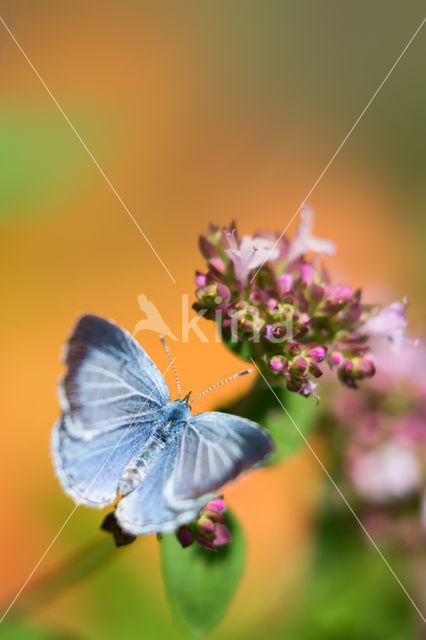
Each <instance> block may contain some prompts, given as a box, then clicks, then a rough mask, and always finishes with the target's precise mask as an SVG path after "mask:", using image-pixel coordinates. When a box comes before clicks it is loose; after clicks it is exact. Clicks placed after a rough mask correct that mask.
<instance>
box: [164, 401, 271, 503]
mask: <svg viewBox="0 0 426 640" xmlns="http://www.w3.org/2000/svg"><path fill="white" fill-rule="evenodd" d="M273 447H274V445H273V442H272V439H271V438H270V436H269V434H268V433H267V431H265V430H264V429H262V427H260V426H259V425H258V424H256V423H255V422H252V421H251V420H247V419H246V418H241V417H239V416H234V415H231V414H227V413H220V412H217V411H209V412H206V413H200V414H198V415H196V416H193V417H191V418H190V420H189V421H188V425H187V428H186V429H185V431H184V433H183V436H182V442H181V446H180V448H179V455H178V457H177V460H176V465H175V467H174V469H173V474H172V475H171V476H170V478H169V480H168V482H167V485H166V487H165V490H164V493H165V495H166V497H167V499H168V501H169V503H170V505H171V506H173V507H174V508H177V509H179V508H185V505H186V504H187V503H188V501H189V502H190V501H191V500H194V499H196V498H198V497H199V496H202V495H204V496H207V497H209V496H210V494H215V493H216V492H217V491H218V489H220V487H222V486H223V485H224V484H226V483H227V482H230V481H231V480H234V479H235V478H237V477H238V476H239V475H240V474H241V473H244V471H247V470H248V469H251V468H253V467H255V466H256V465H257V464H259V463H260V462H262V460H263V459H264V458H266V456H268V455H269V454H270V453H271V452H272V450H273Z"/></svg>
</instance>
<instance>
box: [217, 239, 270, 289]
mask: <svg viewBox="0 0 426 640" xmlns="http://www.w3.org/2000/svg"><path fill="white" fill-rule="evenodd" d="M227 236H228V241H229V245H230V247H231V248H230V249H226V250H225V253H226V254H227V256H228V257H229V259H230V260H231V261H232V263H233V265H234V271H235V276H236V278H237V280H238V282H239V283H240V285H241V286H242V287H245V285H246V284H247V281H248V275H249V273H250V271H251V270H252V269H256V268H257V267H260V266H262V265H263V263H264V262H267V261H268V260H276V259H277V258H278V256H279V253H280V250H279V248H278V247H274V243H273V241H272V240H267V239H266V238H252V237H251V236H248V235H247V236H243V237H242V238H241V242H240V246H239V247H237V243H236V242H235V238H234V236H233V234H231V233H228V234H227Z"/></svg>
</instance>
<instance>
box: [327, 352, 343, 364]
mask: <svg viewBox="0 0 426 640" xmlns="http://www.w3.org/2000/svg"><path fill="white" fill-rule="evenodd" d="M342 360H343V355H342V354H341V353H340V351H333V353H332V354H331V356H330V362H331V364H335V365H339V364H340V363H341V362H342Z"/></svg>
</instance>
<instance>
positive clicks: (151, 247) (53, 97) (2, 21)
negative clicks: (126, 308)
mask: <svg viewBox="0 0 426 640" xmlns="http://www.w3.org/2000/svg"><path fill="white" fill-rule="evenodd" d="M0 22H1V23H2V24H3V26H4V28H5V29H6V31H7V33H8V34H9V35H10V37H11V38H12V40H13V42H14V43H15V44H16V46H17V47H18V49H19V51H20V52H21V53H22V55H23V56H24V58H25V60H26V61H27V62H28V64H29V66H30V67H31V69H32V70H33V71H34V73H35V75H36V76H37V78H38V79H39V80H40V82H41V84H42V85H43V87H44V88H45V89H46V91H47V93H48V94H49V96H50V97H51V99H52V100H53V102H54V103H55V105H56V106H57V108H58V110H59V111H60V113H61V114H62V116H63V117H64V119H65V121H66V122H67V124H68V125H69V126H70V128H71V129H72V131H73V132H74V134H75V136H76V137H77V139H78V141H79V142H80V143H81V145H82V146H83V148H84V149H85V151H86V152H87V154H88V155H89V157H90V159H91V160H92V162H93V164H94V165H95V167H96V168H97V169H98V171H99V173H100V174H101V175H102V177H103V178H104V179H105V181H106V183H107V184H108V186H109V187H110V189H111V191H112V192H113V194H114V195H115V197H116V198H117V200H118V201H119V203H120V204H121V206H122V207H123V209H124V211H125V212H126V213H127V215H128V216H129V218H130V220H131V221H132V222H133V224H134V225H135V226H136V228H137V229H138V231H139V233H140V234H141V235H142V237H143V239H144V240H145V242H146V243H147V244H148V246H149V247H150V249H151V251H152V252H153V253H154V255H155V256H156V258H157V260H158V261H159V263H160V264H161V266H162V267H163V269H164V270H165V271H166V273H167V274H168V276H169V277H170V279H171V280H172V281H173V282H174V284H176V280H175V279H174V277H173V276H172V274H171V273H170V271H169V270H168V268H167V267H166V265H165V264H164V262H163V260H162V259H161V258H160V256H159V255H158V253H157V251H156V250H155V249H154V247H153V246H152V244H151V242H150V241H149V238H148V237H147V235H146V234H145V233H144V232H143V231H142V229H141V227H140V225H139V223H138V222H137V220H136V219H135V217H134V216H133V215H132V213H131V212H130V210H129V208H128V207H127V205H126V204H125V203H124V201H123V199H122V198H121V196H120V194H119V193H118V191H117V189H116V188H115V187H114V185H113V184H112V182H111V181H110V179H109V178H108V176H107V175H106V173H105V171H104V170H103V169H102V167H101V166H100V164H99V162H98V161H97V160H96V158H95V156H94V155H93V153H92V152H91V151H90V149H89V147H88V146H87V144H86V143H85V142H84V140H83V138H82V137H81V136H80V134H79V133H78V131H77V129H76V128H75V127H74V125H73V123H72V122H71V120H70V119H69V117H68V116H67V114H66V113H65V111H64V110H63V109H62V107H61V105H60V104H59V102H58V101H57V99H56V98H55V96H54V95H53V93H52V92H51V90H50V89H49V87H48V86H47V84H46V83H45V81H44V80H43V78H42V77H41V75H40V74H39V72H38V71H37V69H36V68H35V66H34V65H33V63H32V62H31V60H30V59H29V57H28V56H27V54H26V53H25V51H24V50H23V48H22V47H21V45H20V44H19V42H18V41H17V39H16V38H15V36H14V35H13V33H12V31H11V30H10V29H9V27H8V26H7V24H6V23H5V21H4V20H3V18H2V17H1V16H0Z"/></svg>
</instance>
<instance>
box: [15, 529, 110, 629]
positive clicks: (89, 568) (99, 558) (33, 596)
mask: <svg viewBox="0 0 426 640" xmlns="http://www.w3.org/2000/svg"><path fill="white" fill-rule="evenodd" d="M115 551H116V546H115V544H114V541H113V539H112V537H111V536H108V537H105V538H101V537H100V538H99V539H97V540H96V541H95V542H93V543H91V544H90V545H87V546H86V547H85V548H83V549H82V550H80V551H78V552H77V553H76V554H74V555H72V556H71V557H70V558H68V559H67V560H65V562H62V563H61V564H59V565H58V566H57V567H56V568H55V569H53V570H52V571H51V572H49V573H47V574H46V575H45V576H43V577H41V578H40V579H39V580H37V581H36V582H35V583H34V584H33V585H32V586H29V587H28V588H27V589H26V590H24V591H23V593H22V595H21V596H20V597H19V598H18V600H17V601H16V603H15V605H14V607H13V609H11V611H10V614H8V618H12V617H13V618H15V619H17V618H24V617H26V616H28V615H30V614H31V613H33V612H35V611H38V610H39V609H40V607H42V606H44V605H45V604H47V603H48V602H49V601H50V600H53V599H54V598H56V597H57V596H59V595H61V594H62V593H64V592H65V591H66V590H67V589H69V588H70V587H72V586H73V585H74V584H76V583H77V582H79V581H80V580H82V579H83V578H86V577H87V576H89V575H91V574H92V573H94V572H95V571H96V570H97V569H98V568H99V567H101V566H102V565H103V564H105V562H106V561H107V560H109V559H110V558H111V557H112V555H113V553H114V552H115ZM8 605H9V603H7V604H6V606H5V607H4V609H3V610H6V609H7V606H8Z"/></svg>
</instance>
